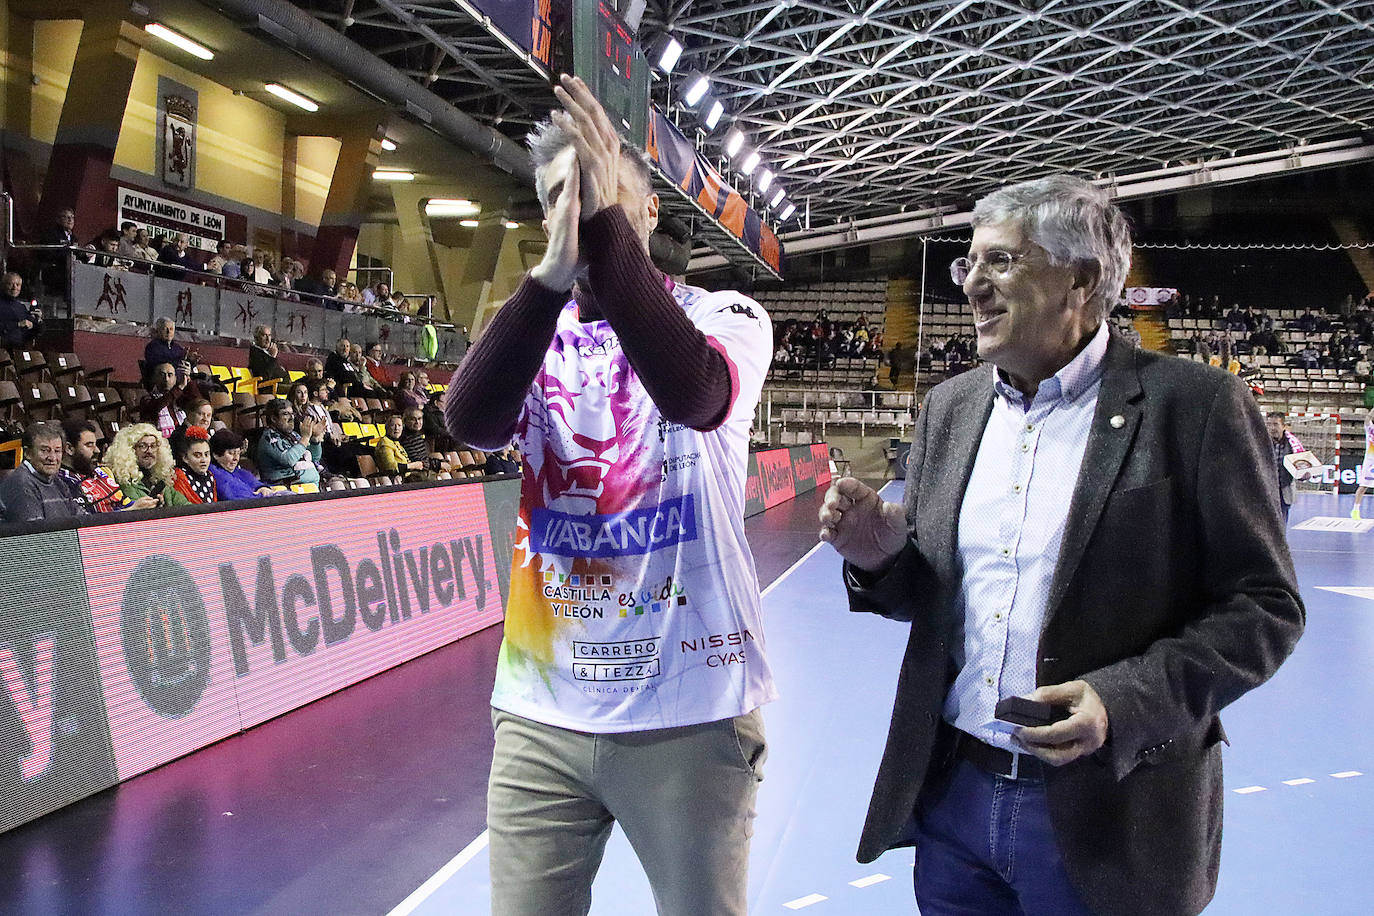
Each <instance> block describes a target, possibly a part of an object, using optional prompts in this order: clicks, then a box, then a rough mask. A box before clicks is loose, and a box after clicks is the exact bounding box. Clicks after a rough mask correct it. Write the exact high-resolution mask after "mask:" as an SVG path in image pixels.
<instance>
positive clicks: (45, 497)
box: [0, 423, 87, 523]
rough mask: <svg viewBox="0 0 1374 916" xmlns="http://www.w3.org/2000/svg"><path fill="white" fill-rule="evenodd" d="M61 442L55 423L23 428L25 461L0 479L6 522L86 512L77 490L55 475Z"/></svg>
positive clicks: (60, 467) (37, 424)
mask: <svg viewBox="0 0 1374 916" xmlns="http://www.w3.org/2000/svg"><path fill="white" fill-rule="evenodd" d="M62 443H63V437H62V427H61V426H58V425H57V424H56V423H34V424H31V425H30V426H29V428H28V429H27V430H25V431H24V460H23V461H22V462H21V463H20V465H19V467H17V468H15V469H14V470H13V471H10V472H9V473H8V474H6V475H5V479H4V480H2V481H0V507H3V509H4V514H5V521H7V522H11V523H14V522H32V521H37V520H38V519H47V518H72V517H74V516H77V515H84V514H85V513H86V511H87V510H86V504H85V500H84V499H82V498H81V496H80V491H79V490H77V489H74V488H72V486H71V485H70V484H68V483H67V481H66V480H64V479H63V478H62V477H61V476H60V475H59V474H58V471H60V470H61V469H62V454H63V444H62Z"/></svg>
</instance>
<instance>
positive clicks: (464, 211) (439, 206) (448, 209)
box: [425, 197, 482, 217]
mask: <svg viewBox="0 0 1374 916" xmlns="http://www.w3.org/2000/svg"><path fill="white" fill-rule="evenodd" d="M481 212H482V205H481V204H479V203H477V202H476V201H471V200H468V199H467V198H465V197H459V198H447V197H431V198H430V199H429V200H427V201H425V215H426V216H463V217H469V216H476V215H477V214H479V213H481Z"/></svg>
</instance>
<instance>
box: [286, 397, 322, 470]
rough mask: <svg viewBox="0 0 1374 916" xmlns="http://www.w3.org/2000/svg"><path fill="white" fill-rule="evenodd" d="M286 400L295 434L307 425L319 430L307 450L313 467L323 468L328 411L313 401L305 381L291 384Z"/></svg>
mask: <svg viewBox="0 0 1374 916" xmlns="http://www.w3.org/2000/svg"><path fill="white" fill-rule="evenodd" d="M286 400H287V403H289V404H290V405H291V412H292V413H293V414H294V415H295V418H296V431H297V432H299V431H300V430H302V429H304V428H305V425H306V424H307V423H309V424H310V425H311V427H312V428H314V429H317V430H319V433H320V434H319V435H318V436H316V437H314V438H313V440H312V441H311V442H310V444H309V445H308V446H307V448H308V449H309V451H310V459H311V460H312V461H314V462H315V465H316V466H317V467H321V466H323V465H324V444H325V440H326V438H327V433H328V430H329V426H330V422H329V409H328V408H327V407H325V406H324V405H323V404H319V403H317V402H316V401H315V400H314V398H313V397H312V396H311V392H310V385H309V383H308V382H305V381H298V382H294V383H292V385H291V390H290V391H289V392H288V393H287V396H286Z"/></svg>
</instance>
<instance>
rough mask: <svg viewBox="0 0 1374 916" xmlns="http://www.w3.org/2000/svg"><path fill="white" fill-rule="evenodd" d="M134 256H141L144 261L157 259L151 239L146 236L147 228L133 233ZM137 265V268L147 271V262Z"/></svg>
mask: <svg viewBox="0 0 1374 916" xmlns="http://www.w3.org/2000/svg"><path fill="white" fill-rule="evenodd" d="M134 257H136V258H142V259H143V260H145V261H156V260H157V250H156V249H155V248H153V245H152V241H151V240H150V239H149V238H148V230H147V229H140V230H138V232H137V233H135V235H134ZM137 266H138V269H139V270H142V271H143V272H144V273H147V271H148V265H147V264H140V265H137Z"/></svg>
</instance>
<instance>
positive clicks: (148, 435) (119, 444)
mask: <svg viewBox="0 0 1374 916" xmlns="http://www.w3.org/2000/svg"><path fill="white" fill-rule="evenodd" d="M105 461H106V463H107V464H108V465H109V468H110V473H111V474H112V475H114V479H115V483H117V484H119V488H120V490H122V491H123V492H124V498H125V499H131V500H133V501H135V502H138V501H139V500H141V499H142V498H143V497H145V496H147V497H151V498H153V499H154V500H156V501H157V504H158V505H161V506H184V505H186V497H185V496H182V495H181V494H180V493H178V492H177V491H176V490H174V489H172V471H173V469H174V465H173V462H172V446H171V445H170V444H169V443H168V442H167V440H166V439H165V438H163V436H162V434H161V433H159V432H158V430H157V427H155V426H150V425H149V424H147V423H135V424H134V425H133V426H126V427H124V428H123V429H121V430H120V431H119V432H117V433H115V437H114V441H113V442H111V443H110V448H109V450H108V451H107V452H106V454H105Z"/></svg>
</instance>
